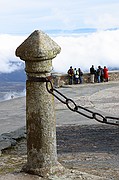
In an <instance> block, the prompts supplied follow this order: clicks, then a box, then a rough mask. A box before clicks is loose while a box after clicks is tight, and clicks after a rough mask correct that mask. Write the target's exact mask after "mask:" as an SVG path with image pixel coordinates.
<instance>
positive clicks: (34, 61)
mask: <svg viewBox="0 0 119 180" xmlns="http://www.w3.org/2000/svg"><path fill="white" fill-rule="evenodd" d="M60 51H61V48H60V47H59V46H58V45H57V44H56V43H55V42H54V41H53V40H52V39H50V37H49V36H48V35H46V34H45V33H44V32H42V31H38V30H36V31H34V32H33V33H32V34H31V35H30V36H29V37H28V38H27V39H26V40H25V41H24V42H23V43H22V44H21V45H20V46H19V47H18V48H17V49H16V56H18V57H20V59H22V60H24V61H25V71H26V74H27V81H26V129H27V163H26V164H25V166H24V167H23V171H25V172H28V173H32V174H37V175H39V176H43V177H46V176H48V175H50V174H53V173H56V172H57V171H62V170H63V167H62V166H61V165H60V163H58V161H57V148H56V119H55V111H54V98H53V97H52V95H51V94H49V93H48V92H47V89H46V82H43V81H42V80H41V81H40V79H42V78H41V77H47V76H49V75H50V72H51V70H52V59H53V58H55V57H56V55H57V54H58V53H60Z"/></svg>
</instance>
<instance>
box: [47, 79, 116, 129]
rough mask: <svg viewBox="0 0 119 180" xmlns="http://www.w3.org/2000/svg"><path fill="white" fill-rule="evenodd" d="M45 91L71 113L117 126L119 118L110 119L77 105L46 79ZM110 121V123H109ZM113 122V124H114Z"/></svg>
mask: <svg viewBox="0 0 119 180" xmlns="http://www.w3.org/2000/svg"><path fill="white" fill-rule="evenodd" d="M46 89H47V91H48V92H49V93H50V94H52V95H53V96H54V97H55V98H57V99H58V100H59V101H60V102H61V103H63V104H65V105H66V106H67V107H68V108H69V109H70V110H71V111H73V112H76V113H79V114H81V115H83V116H85V117H87V118H89V119H95V120H96V121H98V122H100V123H105V124H110V125H116V126H119V118H117V117H111V116H103V115H102V114H100V113H97V112H93V111H91V110H89V109H87V108H84V107H83V106H79V105H77V104H76V103H75V102H74V101H73V100H72V99H70V98H67V97H66V96H65V95H64V94H62V93H61V92H59V91H58V90H57V89H55V88H54V87H53V84H52V82H51V81H50V80H49V79H48V78H46ZM109 120H112V121H109ZM114 120H115V122H114Z"/></svg>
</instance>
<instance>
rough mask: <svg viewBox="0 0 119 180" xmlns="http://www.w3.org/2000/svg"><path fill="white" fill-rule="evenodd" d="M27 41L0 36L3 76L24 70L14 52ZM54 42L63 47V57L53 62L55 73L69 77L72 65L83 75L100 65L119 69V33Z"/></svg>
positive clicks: (89, 35) (75, 37)
mask: <svg viewBox="0 0 119 180" xmlns="http://www.w3.org/2000/svg"><path fill="white" fill-rule="evenodd" d="M27 37H28V36H27ZM27 37H26V36H11V35H0V73H3V72H12V71H15V70H17V69H20V68H22V67H23V62H22V61H21V60H20V59H19V58H18V57H16V56H15V50H16V48H17V47H18V46H19V45H20V44H21V43H22V42H23V41H24V40H25V39H26V38H27ZM51 38H52V39H53V40H54V41H55V42H57V43H58V45H59V46H60V47H61V53H60V54H58V55H57V57H56V58H55V59H53V69H54V71H56V72H61V73H66V72H67V70H68V68H69V67H70V66H71V65H72V66H73V67H76V68H79V67H80V68H81V69H82V70H83V71H88V70H89V68H90V66H91V65H92V64H93V65H94V66H95V68H97V66H98V65H101V66H104V65H106V66H108V67H117V68H119V48H118V45H119V30H114V31H99V32H95V33H92V34H85V35H80V34H79V35H77V36H72V35H70V36H55V37H51Z"/></svg>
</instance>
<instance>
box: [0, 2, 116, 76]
mask: <svg viewBox="0 0 119 180" xmlns="http://www.w3.org/2000/svg"><path fill="white" fill-rule="evenodd" d="M80 28H96V29H97V32H95V33H93V34H88V35H86V36H83V35H82V36H79V37H72V35H71V36H70V37H69V36H67V37H64V36H61V35H60V36H58V37H51V38H53V39H54V40H55V41H56V42H57V43H58V44H59V45H60V46H61V49H62V50H61V53H60V54H59V55H58V56H57V57H56V59H55V60H53V67H54V69H55V70H56V71H58V72H66V71H67V68H68V67H69V66H70V65H73V66H77V67H79V66H81V68H83V69H84V70H85V69H87V68H88V67H89V66H91V65H92V64H94V65H95V66H97V65H98V64H101V65H108V66H109V65H111V66H119V63H118V59H119V55H118V53H119V50H118V44H119V31H118V28H119V0H60V1H59V0H57V1H56V0H43V1H42V0H20V1H18V0H4V1H3V0H0V64H1V66H0V73H1V72H12V71H14V70H16V69H20V68H21V66H22V62H21V61H20V60H19V58H17V57H15V49H16V48H17V47H18V45H20V44H21V43H22V42H23V41H24V39H25V38H27V37H28V36H29V35H30V34H31V33H32V32H33V31H34V30H42V31H45V32H46V31H47V30H51V29H61V30H74V29H80ZM110 28H117V30H111V31H109V30H108V31H104V30H105V29H110Z"/></svg>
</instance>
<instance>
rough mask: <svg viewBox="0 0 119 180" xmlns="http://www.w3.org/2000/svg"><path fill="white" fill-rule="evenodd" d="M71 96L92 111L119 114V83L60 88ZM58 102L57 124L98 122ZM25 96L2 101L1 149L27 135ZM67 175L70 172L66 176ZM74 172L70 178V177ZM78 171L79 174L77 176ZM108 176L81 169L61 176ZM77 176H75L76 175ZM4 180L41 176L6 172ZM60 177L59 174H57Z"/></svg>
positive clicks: (0, 107)
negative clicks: (92, 174)
mask: <svg viewBox="0 0 119 180" xmlns="http://www.w3.org/2000/svg"><path fill="white" fill-rule="evenodd" d="M58 90H59V91H60V92H62V93H63V94H64V95H65V96H67V97H68V98H71V99H73V100H74V101H75V103H76V104H77V105H81V106H83V107H86V108H89V109H91V110H92V111H96V112H100V113H101V114H103V115H108V116H116V117H117V116H118V109H119V93H118V92H119V82H108V83H100V84H98V83H96V84H82V85H80V84H78V85H72V86H68V85H67V86H64V87H62V88H59V89H58ZM55 103H56V106H55V108H56V122H57V126H58V127H59V126H68V125H98V124H100V123H98V122H97V121H95V120H92V119H88V118H86V117H83V116H81V115H80V114H77V113H74V112H72V111H70V110H69V109H67V107H66V106H65V105H64V104H62V103H61V102H58V100H56V99H55ZM24 126H25V97H22V98H17V99H13V100H9V101H5V102H1V103H0V135H1V136H0V149H4V148H7V147H9V146H11V145H12V144H15V143H16V140H17V139H18V138H19V137H24V136H25V134H24V132H25V128H23V127H24ZM66 174H67V175H66ZM68 174H69V175H70V178H69V176H68ZM74 174H75V175H74ZM76 174H77V179H86V178H87V179H95V180H96V179H104V178H101V177H96V176H95V177H94V176H92V177H91V175H88V174H86V175H85V173H81V172H79V171H77V172H75V173H74V171H73V172H71V171H70V172H69V170H68V172H66V173H65V175H64V176H65V177H63V175H62V176H60V178H59V179H75V178H76ZM74 176H75V177H74ZM89 176H90V177H89ZM71 177H72V178H71ZM0 179H1V180H3V179H5V180H8V179H10V180H11V179H13V180H14V179H16V180H17V179H23V180H27V179H30V180H32V179H40V178H39V177H36V176H35V177H34V176H30V178H29V175H26V174H22V175H21V174H17V175H13V174H12V175H6V176H1V177H0ZM52 179H53V177H52ZM55 179H57V177H55Z"/></svg>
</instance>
